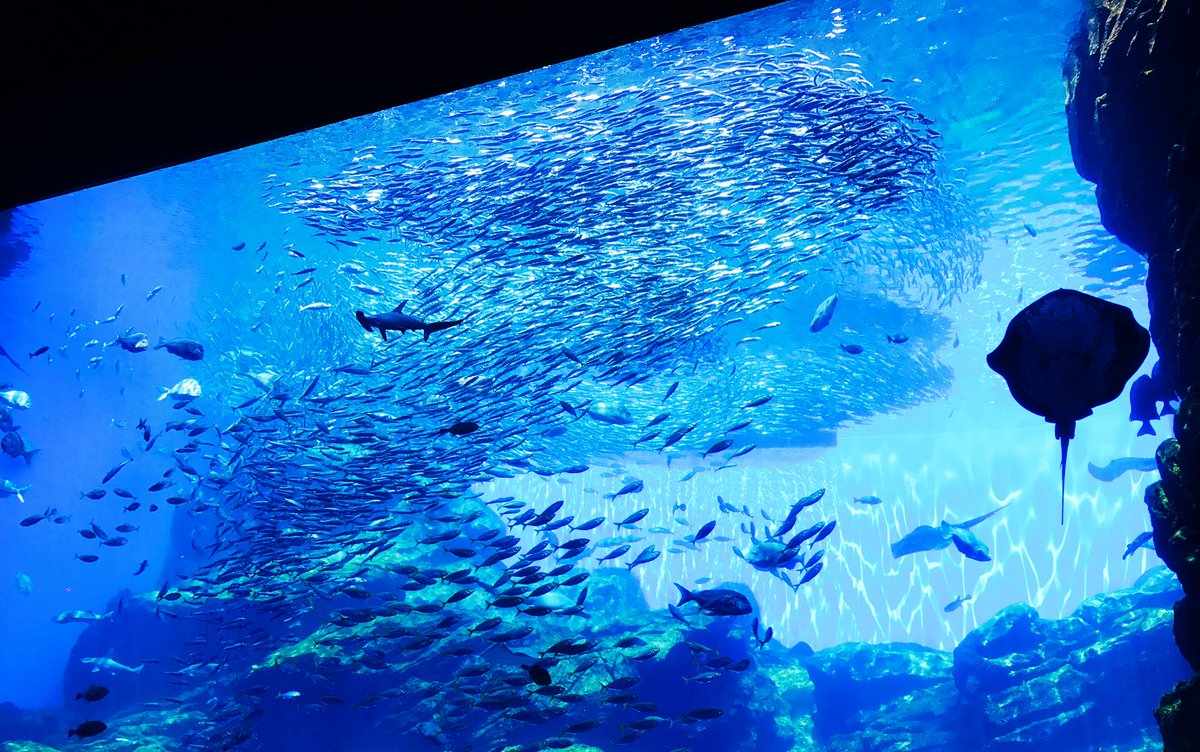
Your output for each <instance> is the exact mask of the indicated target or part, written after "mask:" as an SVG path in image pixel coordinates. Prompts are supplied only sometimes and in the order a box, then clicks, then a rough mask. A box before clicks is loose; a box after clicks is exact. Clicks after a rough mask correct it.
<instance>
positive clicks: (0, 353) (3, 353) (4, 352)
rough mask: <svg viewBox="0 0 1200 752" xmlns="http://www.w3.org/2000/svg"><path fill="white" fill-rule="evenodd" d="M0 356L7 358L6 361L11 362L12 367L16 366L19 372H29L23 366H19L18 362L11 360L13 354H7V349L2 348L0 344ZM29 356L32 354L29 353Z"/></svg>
mask: <svg viewBox="0 0 1200 752" xmlns="http://www.w3.org/2000/svg"><path fill="white" fill-rule="evenodd" d="M0 357H3V358H5V359H7V360H8V362H9V363H12V364H13V367H14V368H16V369H17V370H18V371H20V372H21V373H25V374H28V373H29V372H28V371H26V370H25V369H24V368H22V367H21V364H20V363H18V362H17V361H15V360H13V356H11V355H9V354H8V351H7V350H5V349H4V346H3V345H0ZM30 357H33V356H32V355H31V356H30Z"/></svg>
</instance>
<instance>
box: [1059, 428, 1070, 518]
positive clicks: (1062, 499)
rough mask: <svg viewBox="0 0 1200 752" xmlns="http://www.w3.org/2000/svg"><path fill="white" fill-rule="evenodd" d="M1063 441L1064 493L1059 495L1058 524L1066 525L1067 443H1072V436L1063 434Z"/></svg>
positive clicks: (1062, 468) (1061, 466)
mask: <svg viewBox="0 0 1200 752" xmlns="http://www.w3.org/2000/svg"><path fill="white" fill-rule="evenodd" d="M1059 441H1060V442H1062V463H1061V465H1060V467H1059V470H1060V471H1061V472H1062V494H1061V495H1060V496H1059V497H1058V524H1060V525H1065V524H1066V522H1067V445H1068V444H1070V443H1071V437H1070V436H1067V435H1065V434H1064V435H1063V437H1062V438H1061V439H1059Z"/></svg>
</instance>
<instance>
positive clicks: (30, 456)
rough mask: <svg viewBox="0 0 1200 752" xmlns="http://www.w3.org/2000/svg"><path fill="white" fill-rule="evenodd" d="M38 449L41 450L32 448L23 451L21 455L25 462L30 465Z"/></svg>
mask: <svg viewBox="0 0 1200 752" xmlns="http://www.w3.org/2000/svg"><path fill="white" fill-rule="evenodd" d="M40 451H42V450H41V449H33V450H30V451H28V452H25V453H23V454H22V455H21V456H22V457H24V458H25V464H26V465H32V464H33V455H35V454H37V453H38V452H40Z"/></svg>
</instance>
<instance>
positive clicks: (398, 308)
mask: <svg viewBox="0 0 1200 752" xmlns="http://www.w3.org/2000/svg"><path fill="white" fill-rule="evenodd" d="M407 302H408V301H407V300H402V301H400V305H398V306H396V307H395V308H393V309H392V313H403V312H404V304H405V303H407Z"/></svg>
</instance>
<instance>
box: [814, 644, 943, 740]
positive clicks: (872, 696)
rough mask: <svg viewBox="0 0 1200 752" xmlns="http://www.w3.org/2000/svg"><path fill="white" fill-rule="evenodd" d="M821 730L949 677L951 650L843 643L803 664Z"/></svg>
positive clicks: (836, 729)
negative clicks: (809, 680) (811, 688)
mask: <svg viewBox="0 0 1200 752" xmlns="http://www.w3.org/2000/svg"><path fill="white" fill-rule="evenodd" d="M808 673H809V675H810V676H811V677H812V681H813V696H814V702H815V704H816V710H817V712H816V725H817V731H818V733H819V734H821V735H832V734H836V733H841V732H844V731H847V730H850V729H851V728H853V727H854V726H855V725H857V723H856V717H857V715H858V714H859V713H862V712H865V711H872V710H877V709H879V708H881V707H883V706H884V705H885V704H887V703H889V702H891V701H893V700H896V699H898V698H901V697H904V696H906V695H909V694H911V693H913V692H916V691H918V690H922V689H926V688H928V687H931V686H934V685H937V684H942V683H945V682H949V681H950V679H951V658H950V654H949V653H946V652H944V651H941V650H935V649H934V648H927V647H924V646H923V645H916V644H913V643H885V644H882V645H869V644H866V643H861V642H853V643H846V644H844V645H838V646H837V647H834V648H830V649H829V650H822V651H820V652H818V653H817V654H816V655H814V656H813V658H812V660H811V661H810V662H809V664H808Z"/></svg>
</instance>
